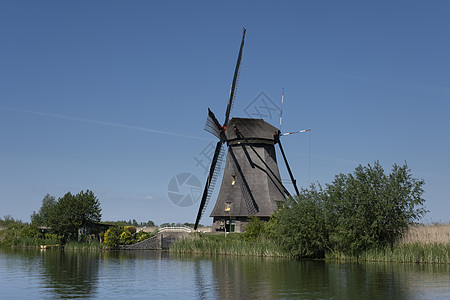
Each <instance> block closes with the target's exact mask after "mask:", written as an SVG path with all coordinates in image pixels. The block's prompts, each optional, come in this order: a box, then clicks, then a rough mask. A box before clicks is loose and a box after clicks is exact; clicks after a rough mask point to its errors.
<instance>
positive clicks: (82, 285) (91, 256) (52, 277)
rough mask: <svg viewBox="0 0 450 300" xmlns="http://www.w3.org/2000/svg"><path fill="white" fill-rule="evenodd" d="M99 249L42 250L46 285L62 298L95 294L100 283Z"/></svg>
mask: <svg viewBox="0 0 450 300" xmlns="http://www.w3.org/2000/svg"><path fill="white" fill-rule="evenodd" d="M99 256H100V252H97V251H60V250H46V251H42V265H43V267H44V274H43V275H44V278H45V287H46V288H47V289H49V290H51V291H53V293H54V294H56V295H57V296H60V297H61V298H84V297H91V296H92V295H94V294H95V291H96V288H97V283H98V270H99V264H98V262H99Z"/></svg>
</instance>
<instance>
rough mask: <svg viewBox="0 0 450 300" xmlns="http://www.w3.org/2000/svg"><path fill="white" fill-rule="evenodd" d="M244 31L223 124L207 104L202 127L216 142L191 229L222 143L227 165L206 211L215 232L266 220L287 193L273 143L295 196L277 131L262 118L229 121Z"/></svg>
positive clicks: (203, 202) (216, 171)
mask: <svg viewBox="0 0 450 300" xmlns="http://www.w3.org/2000/svg"><path fill="white" fill-rule="evenodd" d="M245 32H246V30H245V28H244V30H243V34H242V41H241V46H240V49H239V55H238V59H237V62H236V67H235V70H234V76H233V81H232V84H231V89H230V95H229V99H228V105H227V108H226V111H225V121H224V122H223V125H220V123H219V121H218V120H217V118H216V116H215V115H214V113H213V112H212V111H211V110H210V109H208V117H207V121H206V125H205V130H207V131H208V132H210V133H212V134H214V135H215V136H216V137H217V138H218V139H219V141H218V142H217V144H216V148H215V152H214V156H213V159H212V161H211V167H210V170H209V174H208V178H207V180H206V184H205V188H204V191H203V195H202V199H201V202H200V207H199V210H198V213H197V218H196V220H195V225H194V229H197V226H198V224H199V222H200V219H201V217H202V215H203V213H204V211H205V209H206V206H207V204H208V202H209V200H210V198H211V195H212V193H213V189H214V186H215V184H216V181H217V178H218V175H219V170H220V165H221V163H222V159H223V154H224V152H223V148H224V145H225V144H226V146H227V148H228V153H227V158H226V163H225V170H224V174H223V179H222V184H221V187H220V191H219V194H218V197H217V200H216V204H215V206H214V208H213V210H212V212H211V215H210V217H213V230H214V231H221V230H226V231H229V232H232V231H238V232H239V231H243V229H244V226H245V224H246V223H247V222H248V217H249V216H256V217H258V218H260V219H263V220H268V219H269V218H270V216H271V215H272V214H273V212H274V211H275V210H276V209H277V207H278V203H279V202H282V201H284V199H285V198H286V197H287V196H289V195H290V194H289V192H288V190H287V189H286V188H285V187H284V185H283V184H282V181H281V177H280V172H279V169H278V165H277V160H276V155H275V144H278V145H279V146H280V151H281V153H282V155H283V159H284V161H285V164H286V166H287V169H288V172H289V176H290V177H291V181H292V183H293V185H294V188H295V191H296V193H297V195H298V189H297V185H296V181H295V179H294V177H293V174H292V172H291V169H290V167H289V164H288V163H287V159H286V156H285V154H284V150H283V148H282V146H281V142H280V136H281V135H282V134H281V132H280V130H279V129H277V128H276V127H274V126H272V125H270V124H269V123H267V122H265V121H264V120H262V119H251V118H232V119H231V120H230V112H231V109H232V107H233V101H234V97H235V94H236V87H237V81H238V77H239V69H240V65H241V59H242V50H243V48H244V39H245ZM218 165H219V167H218Z"/></svg>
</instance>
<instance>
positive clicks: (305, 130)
mask: <svg viewBox="0 0 450 300" xmlns="http://www.w3.org/2000/svg"><path fill="white" fill-rule="evenodd" d="M308 131H311V129H303V130H300V131H293V132H286V133H283V134H281V135H290V134H294V133H303V132H308Z"/></svg>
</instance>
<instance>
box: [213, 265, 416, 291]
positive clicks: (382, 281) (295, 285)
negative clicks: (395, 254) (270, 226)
mask: <svg viewBox="0 0 450 300" xmlns="http://www.w3.org/2000/svg"><path fill="white" fill-rule="evenodd" d="M401 266H402V265H401V264H392V263H391V264H384V265H381V264H376V263H371V264H358V263H355V264H352V263H343V264H339V263H334V262H333V263H328V262H325V261H313V260H304V261H297V260H288V259H275V258H273V259H271V258H252V257H226V256H217V257H214V258H212V268H213V278H214V285H215V291H216V293H217V295H218V297H217V298H219V299H239V298H240V299H243V298H264V299H267V298H269V299H274V298H300V299H330V298H334V299H363V298H367V299H410V298H411V296H412V295H414V293H413V292H411V290H410V289H411V287H410V286H409V285H408V282H410V281H409V280H408V279H407V278H405V276H404V275H407V276H411V274H412V273H411V268H408V270H407V271H406V272H402V271H401V270H399V269H398V268H399V267H401ZM412 282H415V281H414V280H412Z"/></svg>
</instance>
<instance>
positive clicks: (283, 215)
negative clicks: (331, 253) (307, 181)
mask: <svg viewBox="0 0 450 300" xmlns="http://www.w3.org/2000/svg"><path fill="white" fill-rule="evenodd" d="M325 199H326V194H325V193H324V191H323V190H322V189H321V187H320V186H319V188H316V187H315V186H311V189H310V190H305V189H303V190H302V191H301V193H300V195H299V197H298V198H297V199H294V198H290V199H288V200H287V201H286V204H285V206H284V207H282V208H280V210H279V212H278V213H277V214H276V215H275V216H274V218H273V219H274V220H273V222H275V221H276V223H275V226H276V227H275V229H272V233H271V235H272V236H274V235H275V236H276V237H277V239H278V240H279V242H280V243H281V245H283V247H284V248H285V250H287V251H288V252H289V253H291V255H293V256H297V257H311V258H321V257H324V256H325V252H326V251H327V250H328V249H329V238H328V235H329V229H330V228H329V226H328V224H327V211H326V202H325V201H324V200H325ZM274 231H275V232H274ZM269 234H270V233H269Z"/></svg>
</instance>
